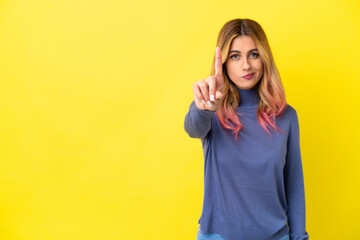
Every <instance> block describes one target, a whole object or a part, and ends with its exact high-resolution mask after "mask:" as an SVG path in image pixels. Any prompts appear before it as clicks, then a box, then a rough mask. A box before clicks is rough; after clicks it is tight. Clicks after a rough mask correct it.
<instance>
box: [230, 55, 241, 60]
mask: <svg viewBox="0 0 360 240" xmlns="http://www.w3.org/2000/svg"><path fill="white" fill-rule="evenodd" d="M235 56H239V55H237V54H234V55H232V56H231V57H230V58H231V59H234V60H235V59H237V58H233V57H235Z"/></svg>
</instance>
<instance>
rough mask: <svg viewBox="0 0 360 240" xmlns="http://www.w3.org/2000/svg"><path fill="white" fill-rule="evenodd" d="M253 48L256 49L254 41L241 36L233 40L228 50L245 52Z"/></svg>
mask: <svg viewBox="0 0 360 240" xmlns="http://www.w3.org/2000/svg"><path fill="white" fill-rule="evenodd" d="M253 48H256V44H255V41H254V39H252V37H249V36H245V35H243V36H238V37H236V38H234V39H233V41H232V43H231V47H230V50H239V51H241V50H244V51H246V50H249V49H253ZM241 52H242V51H241Z"/></svg>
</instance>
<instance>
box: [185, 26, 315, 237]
mask: <svg viewBox="0 0 360 240" xmlns="http://www.w3.org/2000/svg"><path fill="white" fill-rule="evenodd" d="M217 46H218V47H217V48H216V51H215V57H214V60H213V63H212V69H211V73H210V77H208V78H206V79H201V80H200V81H198V82H195V83H194V85H193V92H194V101H192V102H191V104H190V107H189V111H188V113H187V114H186V116H185V122H184V128H185V131H186V132H187V133H188V135H189V136H190V137H192V138H199V139H201V143H202V147H203V151H204V158H205V165H204V199H203V209H202V214H201V217H200V219H199V221H198V223H200V225H199V229H198V234H197V239H198V240H206V239H218V240H280V239H281V240H285V239H291V240H305V239H308V238H309V234H308V233H307V232H306V227H305V191H304V181H303V171H302V161H301V154H300V142H299V123H298V117H297V113H296V111H295V109H294V108H293V107H291V106H290V105H289V104H287V102H286V99H285V93H284V88H283V85H282V83H281V79H280V76H279V73H278V71H277V68H276V66H275V63H274V59H273V56H272V53H271V50H270V47H269V44H268V41H267V38H266V35H265V33H264V31H263V29H262V28H261V26H260V25H259V24H258V23H257V22H255V21H253V20H251V19H234V20H231V21H229V22H227V23H226V24H225V25H224V26H223V27H222V29H221V30H220V32H219V36H218V39H217Z"/></svg>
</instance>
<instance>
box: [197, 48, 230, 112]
mask: <svg viewBox="0 0 360 240" xmlns="http://www.w3.org/2000/svg"><path fill="white" fill-rule="evenodd" d="M223 82H224V79H223V71H222V59H221V49H220V48H219V47H216V50H215V76H209V77H208V78H207V79H205V80H204V79H201V80H200V81H198V82H195V83H194V85H193V91H194V101H195V104H196V107H197V108H199V109H201V110H208V111H213V112H215V111H216V110H217V109H218V108H219V106H220V99H221V98H222V97H223V94H222V86H223Z"/></svg>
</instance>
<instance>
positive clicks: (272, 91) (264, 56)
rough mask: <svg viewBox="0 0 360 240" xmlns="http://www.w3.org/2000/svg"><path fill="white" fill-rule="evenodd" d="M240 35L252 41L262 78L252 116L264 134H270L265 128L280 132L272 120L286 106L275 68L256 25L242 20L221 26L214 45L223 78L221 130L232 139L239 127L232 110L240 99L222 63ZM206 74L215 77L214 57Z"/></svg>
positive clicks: (263, 36)
mask: <svg viewBox="0 0 360 240" xmlns="http://www.w3.org/2000/svg"><path fill="white" fill-rule="evenodd" d="M243 35H245V36H249V37H251V38H252V39H253V40H254V42H255V45H256V47H257V49H258V51H259V55H260V58H261V61H262V63H263V68H264V69H263V70H264V71H263V76H262V78H261V79H260V80H259V82H258V84H257V86H258V88H257V91H258V94H259V96H260V101H259V105H258V107H257V113H256V115H257V120H258V122H259V124H260V126H261V127H262V128H263V129H264V130H265V131H266V132H267V134H268V135H271V133H270V131H269V129H268V128H269V127H270V128H272V129H274V130H275V131H278V130H279V131H281V132H283V131H282V130H281V129H280V128H279V127H277V126H276V122H275V117H276V116H277V117H278V118H280V116H281V114H282V112H283V111H284V110H285V108H286V107H287V102H286V98H285V91H284V87H283V85H282V82H281V78H280V75H279V72H278V70H277V67H276V65H275V62H274V59H273V56H272V53H271V50H270V46H269V43H268V40H267V37H266V35H265V32H264V30H263V29H262V27H261V26H260V24H259V23H257V22H255V21H254V20H251V19H246V18H245V19H233V20H230V21H229V22H227V23H225V25H224V26H223V27H222V28H221V30H220V32H219V35H218V39H217V44H216V45H217V47H219V48H220V49H221V52H222V64H223V65H222V67H223V79H224V83H223V86H222V93H223V97H222V98H221V102H220V106H219V108H218V109H217V111H216V115H217V117H218V119H219V121H220V124H221V126H222V127H223V128H225V129H229V130H233V132H234V134H235V139H236V140H237V138H238V135H239V131H240V130H241V129H242V127H243V125H242V123H241V122H240V119H239V118H238V116H237V114H239V113H237V112H236V109H237V107H238V106H239V102H240V96H239V91H238V89H237V86H236V85H235V84H234V83H233V82H232V81H231V80H230V79H229V78H228V74H227V71H226V66H225V64H224V62H225V61H226V59H227V58H228V55H229V50H230V46H231V43H232V41H233V39H234V38H236V37H238V36H243ZM210 75H215V57H214V59H213V62H212V66H211V72H210ZM239 115H240V114H239Z"/></svg>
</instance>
